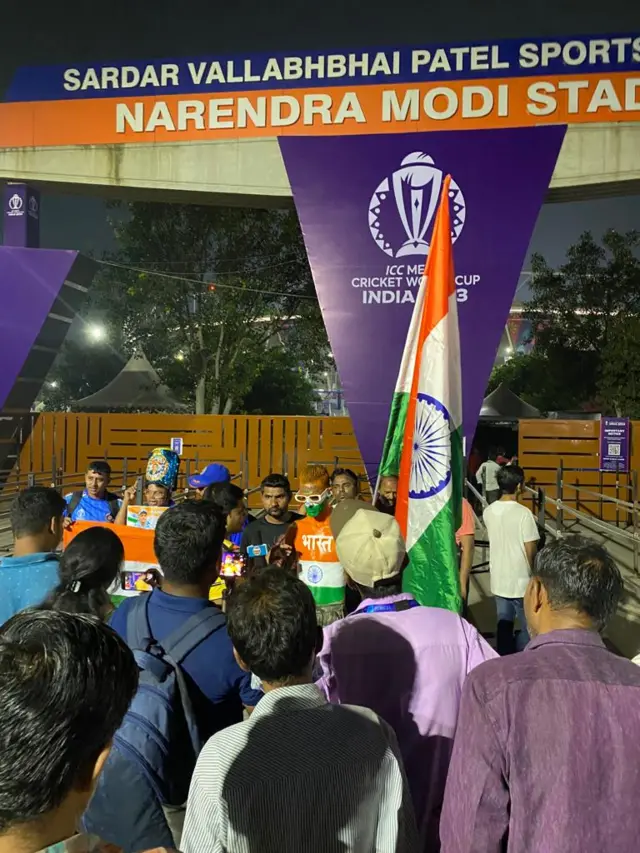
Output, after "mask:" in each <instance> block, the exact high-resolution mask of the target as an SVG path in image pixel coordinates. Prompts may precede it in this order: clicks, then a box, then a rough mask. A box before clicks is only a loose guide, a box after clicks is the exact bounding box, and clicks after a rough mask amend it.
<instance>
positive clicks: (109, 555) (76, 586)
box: [40, 527, 124, 621]
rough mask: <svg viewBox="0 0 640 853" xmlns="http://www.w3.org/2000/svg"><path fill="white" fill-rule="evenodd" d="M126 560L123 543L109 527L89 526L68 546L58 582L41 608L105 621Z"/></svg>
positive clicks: (61, 563)
mask: <svg viewBox="0 0 640 853" xmlns="http://www.w3.org/2000/svg"><path fill="white" fill-rule="evenodd" d="M123 562H124V546H123V545H122V542H121V541H120V539H119V538H118V537H117V536H116V534H115V533H114V532H113V530H110V529H109V528H108V527H89V528H88V529H87V530H83V531H82V533H78V535H77V536H76V537H75V539H73V540H72V541H71V542H70V543H69V545H68V546H67V547H66V548H65V550H64V552H63V554H62V557H61V558H60V565H59V566H58V579H59V583H58V585H57V586H56V587H55V588H54V589H53V590H52V592H51V593H50V594H49V596H48V598H46V599H45V600H44V601H43V603H42V604H41V605H40V607H41V608H42V609H44V610H57V611H61V612H64V613H86V614H89V615H91V616H96V617H97V618H98V619H102V620H103V621H106V620H107V619H108V618H109V616H110V615H111V612H112V610H113V604H112V602H111V598H110V596H109V593H108V591H107V590H108V589H109V587H110V586H111V585H112V584H113V582H114V581H115V580H116V578H117V577H118V575H119V573H120V570H121V568H122V564H123Z"/></svg>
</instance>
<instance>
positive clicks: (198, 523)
mask: <svg viewBox="0 0 640 853" xmlns="http://www.w3.org/2000/svg"><path fill="white" fill-rule="evenodd" d="M225 529H226V517H225V516H224V515H223V514H222V513H221V512H220V510H219V508H218V507H217V506H216V505H215V504H214V503H212V502H211V501H183V502H182V503H180V504H178V505H177V506H174V507H170V508H169V509H168V510H166V511H165V512H163V513H162V515H161V516H160V518H159V519H158V524H157V525H156V532H155V538H154V541H153V546H154V550H155V552H156V557H157V558H158V562H159V563H160V567H161V569H162V571H163V573H164V576H165V578H166V579H167V580H168V581H175V582H177V583H187V584H198V583H201V582H202V580H203V579H204V578H205V576H206V573H207V572H208V571H210V570H211V569H212V567H213V566H215V565H216V563H217V562H218V560H219V559H220V553H221V551H222V540H223V539H224V534H225Z"/></svg>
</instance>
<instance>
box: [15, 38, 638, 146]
mask: <svg viewBox="0 0 640 853" xmlns="http://www.w3.org/2000/svg"><path fill="white" fill-rule="evenodd" d="M25 104H27V105H28V107H29V108H27V109H25ZM639 118H640V35H637V36H636V35H621V36H607V37H604V36H602V37H592V38H585V37H582V38H565V39H561V40H540V39H538V40H532V41H522V40H517V41H516V40H513V41H504V42H496V43H486V44H473V45H469V44H467V45H455V44H452V45H435V46H434V45H426V46H418V47H414V48H402V49H387V50H360V51H350V52H340V53H338V52H326V53H300V54H277V55H269V56H251V57H240V58H238V57H226V56H225V57H209V58H194V59H181V60H167V61H153V62H127V63H101V64H95V65H90V64H87V65H82V66H80V65H78V66H74V67H65V66H59V67H54V68H21V69H19V70H18V72H17V74H16V75H15V77H14V79H13V81H12V83H11V86H10V87H9V90H8V92H7V93H6V96H5V101H4V103H1V104H0V146H13V147H24V146H30V145H40V146H41V145H68V144H100V143H103V144H104V143H118V142H136V141H139V142H149V141H157V142H162V141H165V142H168V141H175V140H178V139H179V140H189V139H206V138H221V137H222V138H224V137H236V138H237V137H258V136H274V135H276V136H277V135H284V134H292V135H304V134H308V135H316V136H317V135H323V134H325V135H329V134H360V133H389V132H407V131H420V130H433V129H445V130H459V129H466V128H468V129H473V128H495V127H518V126H527V125H536V124H541V123H550V124H565V123H579V122H590V121H596V122H603V121H637V120H638V119H639Z"/></svg>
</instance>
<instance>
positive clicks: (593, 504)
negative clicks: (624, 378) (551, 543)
mask: <svg viewBox="0 0 640 853" xmlns="http://www.w3.org/2000/svg"><path fill="white" fill-rule="evenodd" d="M636 430H637V431H638V435H640V422H638V421H634V422H632V424H631V466H630V467H631V471H634V470H636V471H637V470H638V464H639V463H640V458H638V451H637V450H636V444H640V442H636V441H635V440H634V439H635V433H636ZM639 449H640V448H639ZM518 458H519V464H520V465H521V466H522V467H523V468H524V470H525V472H526V475H527V482H530V483H531V484H532V485H535V486H541V487H542V488H543V489H544V491H545V493H546V495H547V497H548V498H549V499H550V501H551V500H555V499H556V497H557V494H558V489H557V476H558V474H557V472H558V469H559V468H560V467H562V469H563V473H562V479H563V482H564V487H563V490H562V500H563V502H564V503H566V504H568V505H569V506H571V507H574V508H575V509H577V510H579V511H580V512H583V513H585V514H587V515H591V516H593V517H595V518H603V519H605V520H606V521H610V522H614V523H619V524H627V523H631V518H630V513H629V512H627V511H626V510H625V509H624V508H623V507H619V506H616V505H615V504H614V503H611V502H608V501H603V500H600V499H599V498H597V497H594V496H593V495H589V494H587V491H590V492H599V493H601V494H604V495H607V496H608V497H612V498H618V499H619V500H623V501H631V500H632V490H631V484H632V477H631V474H624V473H623V474H616V473H603V472H601V471H599V467H600V422H599V421H595V420H589V421H587V420H585V421H582V420H558V421H554V420H522V421H520V424H519V435H518ZM572 486H576V487H577V486H580V487H581V488H580V491H576V489H574V488H571V487H572ZM547 509H548V511H549V513H550V514H551V515H554V514H555V506H554V505H553V504H551V503H550V502H549V503H548V504H547ZM565 521H566V522H567V523H571V521H573V517H572V516H571V513H567V514H566V518H565Z"/></svg>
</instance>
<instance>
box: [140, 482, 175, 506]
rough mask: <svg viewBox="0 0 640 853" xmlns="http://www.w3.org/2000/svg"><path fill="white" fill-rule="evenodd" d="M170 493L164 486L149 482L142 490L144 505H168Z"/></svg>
mask: <svg viewBox="0 0 640 853" xmlns="http://www.w3.org/2000/svg"><path fill="white" fill-rule="evenodd" d="M169 501H170V493H169V489H167V487H166V486H158V485H157V484H156V483H149V485H148V486H147V488H146V489H145V490H144V502H145V506H169Z"/></svg>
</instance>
